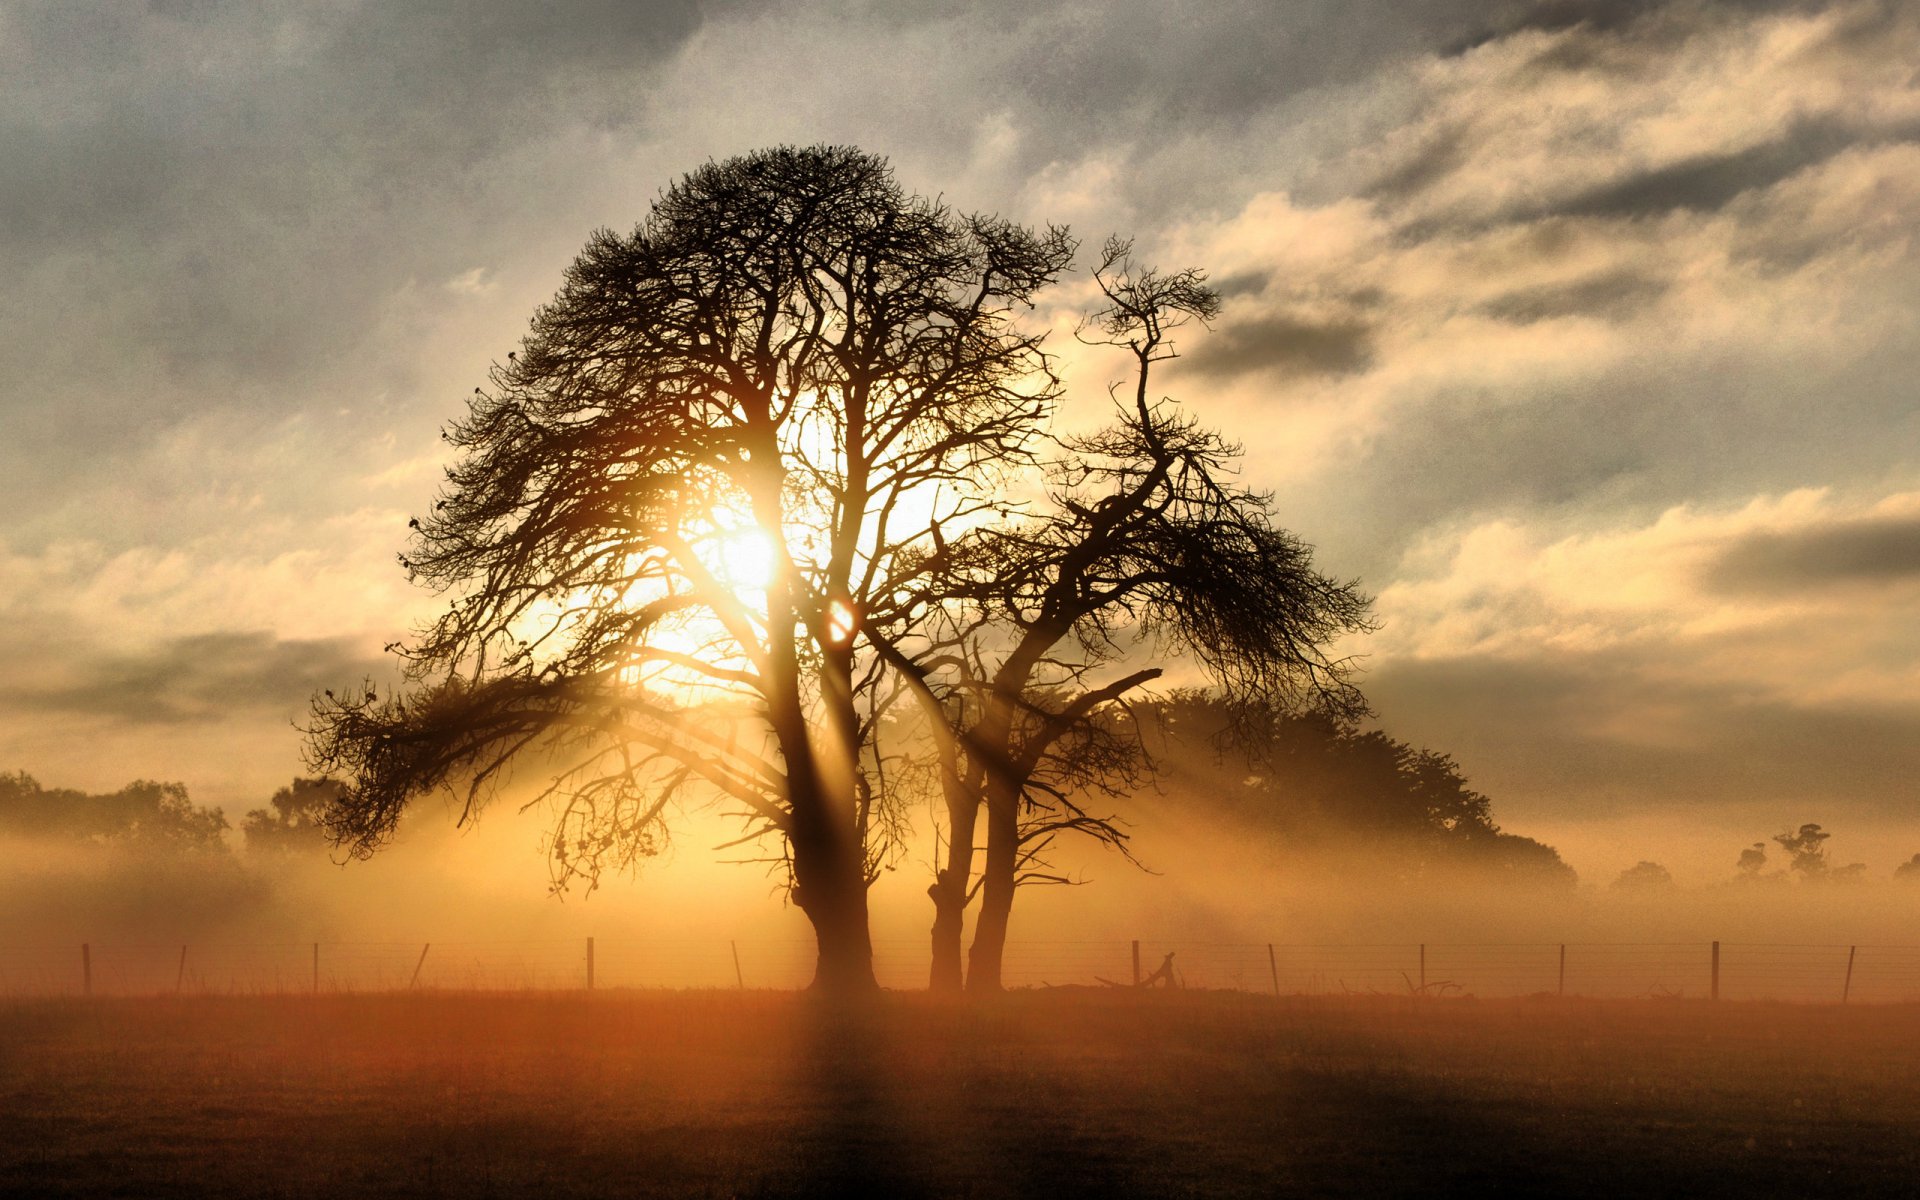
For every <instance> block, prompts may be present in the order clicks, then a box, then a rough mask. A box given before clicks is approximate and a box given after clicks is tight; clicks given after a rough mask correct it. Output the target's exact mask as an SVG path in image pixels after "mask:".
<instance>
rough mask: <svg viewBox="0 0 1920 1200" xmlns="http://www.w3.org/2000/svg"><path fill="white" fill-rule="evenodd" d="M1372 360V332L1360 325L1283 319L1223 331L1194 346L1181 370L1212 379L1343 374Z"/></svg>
mask: <svg viewBox="0 0 1920 1200" xmlns="http://www.w3.org/2000/svg"><path fill="white" fill-rule="evenodd" d="M1372 361H1373V337H1372V331H1371V328H1370V327H1369V326H1368V325H1367V324H1366V323H1365V322H1364V321H1360V320H1355V319H1332V320H1325V321H1316V320H1310V319H1305V318H1299V317H1290V316H1284V315H1282V316H1271V317H1260V318H1255V319H1253V320H1249V321H1241V322H1238V323H1236V324H1233V325H1228V326H1225V327H1223V328H1222V329H1220V330H1219V331H1218V332H1217V333H1215V334H1213V335H1212V336H1210V337H1207V338H1205V339H1203V340H1201V341H1200V342H1199V343H1198V344H1196V345H1195V347H1194V349H1193V350H1192V351H1191V352H1190V353H1188V354H1187V356H1186V357H1185V358H1183V359H1182V360H1181V365H1182V369H1183V370H1185V371H1191V372H1193V373H1194V374H1196V375H1201V376H1212V377H1221V376H1232V375H1246V374H1252V373H1257V372H1264V371H1288V372H1293V373H1296V374H1307V375H1341V374H1348V373H1351V372H1354V371H1362V370H1365V369H1366V368H1367V366H1368V365H1369V364H1370V363H1371V362H1372Z"/></svg>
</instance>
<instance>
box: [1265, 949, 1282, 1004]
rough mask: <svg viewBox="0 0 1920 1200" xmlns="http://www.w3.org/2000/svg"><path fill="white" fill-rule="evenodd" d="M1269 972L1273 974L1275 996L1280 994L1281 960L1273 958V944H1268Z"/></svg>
mask: <svg viewBox="0 0 1920 1200" xmlns="http://www.w3.org/2000/svg"><path fill="white" fill-rule="evenodd" d="M1267 970H1269V971H1272V972H1273V994H1274V995H1276V996H1278V995H1279V994H1280V960H1279V959H1277V958H1275V957H1274V956H1273V943H1272V942H1268V943H1267Z"/></svg>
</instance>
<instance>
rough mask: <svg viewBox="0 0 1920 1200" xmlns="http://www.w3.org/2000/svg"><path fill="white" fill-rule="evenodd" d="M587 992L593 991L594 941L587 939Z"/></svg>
mask: <svg viewBox="0 0 1920 1200" xmlns="http://www.w3.org/2000/svg"><path fill="white" fill-rule="evenodd" d="M587 990H588V991H592V990H593V939H592V938H588V939H587Z"/></svg>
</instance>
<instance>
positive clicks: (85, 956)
mask: <svg viewBox="0 0 1920 1200" xmlns="http://www.w3.org/2000/svg"><path fill="white" fill-rule="evenodd" d="M80 990H81V994H83V995H87V996H91V995H93V945H92V943H90V942H81V943H80Z"/></svg>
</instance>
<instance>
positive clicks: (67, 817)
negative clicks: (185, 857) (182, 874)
mask: <svg viewBox="0 0 1920 1200" xmlns="http://www.w3.org/2000/svg"><path fill="white" fill-rule="evenodd" d="M226 831H227V818H226V815H225V814H224V813H222V812H221V810H220V809H218V808H202V807H200V806H199V805H196V804H194V803H193V801H192V800H190V799H188V797H187V789H186V785H185V784H179V783H159V782H156V781H154V780H151V779H140V780H136V781H134V782H133V783H130V784H128V785H127V786H126V787H123V788H121V789H120V790H119V791H117V792H106V793H103V794H99V795H90V794H88V793H86V792H80V791H75V790H73V789H71V788H52V789H48V788H43V787H41V786H40V783H39V781H38V780H36V779H34V778H33V776H31V775H28V774H26V773H25V772H24V771H22V772H16V773H13V774H5V773H0V832H5V833H12V834H19V835H23V836H28V837H57V838H64V839H73V840H77V841H86V842H93V843H96V844H99V845H112V846H121V847H127V848H133V849H141V850H154V851H168V852H178V851H192V852H200V853H217V854H224V853H226V851H227V843H226V840H225V836H224V835H225V833H226Z"/></svg>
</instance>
